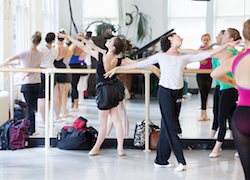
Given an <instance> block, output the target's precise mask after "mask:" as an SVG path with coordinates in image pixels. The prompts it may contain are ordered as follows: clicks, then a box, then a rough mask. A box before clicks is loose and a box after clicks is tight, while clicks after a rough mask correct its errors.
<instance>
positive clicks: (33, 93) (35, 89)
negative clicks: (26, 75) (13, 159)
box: [21, 83, 40, 135]
mask: <svg viewBox="0 0 250 180" xmlns="http://www.w3.org/2000/svg"><path fill="white" fill-rule="evenodd" d="M39 90H40V83H39V84H24V85H22V87H21V92H22V93H23V96H24V99H25V101H26V105H27V119H28V120H29V121H30V127H29V133H30V135H32V134H33V133H34V132H36V129H35V127H36V121H35V110H36V109H37V99H38V95H39Z"/></svg>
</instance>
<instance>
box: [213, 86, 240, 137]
mask: <svg viewBox="0 0 250 180" xmlns="http://www.w3.org/2000/svg"><path fill="white" fill-rule="evenodd" d="M237 98H238V91H237V90H236V89H234V88H231V89H225V90H222V91H221V93H220V100H219V110H218V112H219V113H218V122H219V132H218V137H217V141H219V142H223V141H224V138H225V134H226V119H227V118H228V117H232V115H233V113H234V110H235V108H236V101H237Z"/></svg>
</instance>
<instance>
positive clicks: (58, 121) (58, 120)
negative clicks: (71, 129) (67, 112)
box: [54, 118, 66, 123]
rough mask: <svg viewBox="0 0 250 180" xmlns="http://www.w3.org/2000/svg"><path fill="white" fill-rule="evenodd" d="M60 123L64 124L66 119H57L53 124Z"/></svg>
mask: <svg viewBox="0 0 250 180" xmlns="http://www.w3.org/2000/svg"><path fill="white" fill-rule="evenodd" d="M61 122H66V119H64V118H58V119H55V120H54V123H61Z"/></svg>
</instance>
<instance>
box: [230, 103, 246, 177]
mask: <svg viewBox="0 0 250 180" xmlns="http://www.w3.org/2000/svg"><path fill="white" fill-rule="evenodd" d="M243 119H245V123H246V124H245V123H244V124H245V126H244V125H243V127H242V128H243V129H245V127H246V126H248V131H245V132H247V134H245V133H244V131H241V130H240V129H238V128H237V127H236V126H235V124H236V123H242V120H243ZM237 121H240V122H237ZM249 122H250V107H246V106H238V107H237V108H236V110H235V112H234V115H233V120H232V130H233V136H234V143H235V146H236V149H237V150H238V152H239V155H240V160H241V164H242V166H243V170H244V173H245V178H246V179H247V180H249V179H250V133H249V131H250V129H249ZM240 125H241V126H242V124H240ZM245 130H247V129H245Z"/></svg>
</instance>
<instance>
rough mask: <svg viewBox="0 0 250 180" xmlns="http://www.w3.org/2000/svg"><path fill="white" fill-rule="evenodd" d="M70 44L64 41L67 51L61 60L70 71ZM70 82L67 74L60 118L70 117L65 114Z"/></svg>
mask: <svg viewBox="0 0 250 180" xmlns="http://www.w3.org/2000/svg"><path fill="white" fill-rule="evenodd" d="M71 44H72V43H71V42H70V41H69V40H68V39H65V44H64V45H63V46H64V47H65V48H66V49H67V51H66V54H65V57H64V58H63V63H64V64H65V65H66V68H67V69H70V66H69V62H70V59H71V57H72V54H73V52H72V50H71V49H70V45H71ZM71 81H72V75H71V74H70V73H68V74H67V80H66V82H65V91H63V97H62V114H61V115H60V117H61V118H67V117H70V116H71V114H69V113H68V112H67V102H68V94H69V90H70V87H71Z"/></svg>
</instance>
